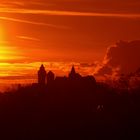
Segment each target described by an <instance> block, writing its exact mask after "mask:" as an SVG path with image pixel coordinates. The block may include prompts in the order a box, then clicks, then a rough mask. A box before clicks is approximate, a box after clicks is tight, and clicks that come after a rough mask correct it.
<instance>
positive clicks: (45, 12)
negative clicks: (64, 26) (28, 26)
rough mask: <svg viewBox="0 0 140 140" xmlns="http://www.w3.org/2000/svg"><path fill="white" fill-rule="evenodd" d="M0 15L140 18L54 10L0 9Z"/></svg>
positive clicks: (138, 15)
mask: <svg viewBox="0 0 140 140" xmlns="http://www.w3.org/2000/svg"><path fill="white" fill-rule="evenodd" d="M0 13H9V14H10V13H11V14H37V15H51V16H84V17H86V16H87V17H114V18H140V14H132V13H128V14H125V13H96V12H77V11H59V10H58V11H56V10H34V9H20V8H19V9H18V8H0Z"/></svg>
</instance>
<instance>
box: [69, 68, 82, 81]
mask: <svg viewBox="0 0 140 140" xmlns="http://www.w3.org/2000/svg"><path fill="white" fill-rule="evenodd" d="M80 78H81V75H80V74H79V73H76V71H75V68H74V66H72V69H71V71H70V73H69V79H70V80H77V79H80Z"/></svg>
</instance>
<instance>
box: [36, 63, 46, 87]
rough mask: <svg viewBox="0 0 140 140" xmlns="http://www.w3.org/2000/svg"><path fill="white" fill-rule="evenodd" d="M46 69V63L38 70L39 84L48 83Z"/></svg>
mask: <svg viewBox="0 0 140 140" xmlns="http://www.w3.org/2000/svg"><path fill="white" fill-rule="evenodd" d="M46 76H47V73H46V70H45V67H44V65H43V64H42V65H41V67H40V69H39V71H38V84H40V85H45V84H46Z"/></svg>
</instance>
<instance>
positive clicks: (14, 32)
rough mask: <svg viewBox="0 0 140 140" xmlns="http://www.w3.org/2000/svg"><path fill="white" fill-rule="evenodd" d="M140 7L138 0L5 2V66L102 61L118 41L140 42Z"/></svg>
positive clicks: (0, 5) (0, 24)
mask: <svg viewBox="0 0 140 140" xmlns="http://www.w3.org/2000/svg"><path fill="white" fill-rule="evenodd" d="M139 7H140V1H139V0H30V1H27V0H1V2H0V63H10V62H12V63H13V62H14V63H21V64H22V63H23V62H24V63H36V62H42V61H47V62H50V61H51V62H53V61H55V62H67V63H69V62H79V63H81V62H88V63H89V62H90V63H94V62H95V61H102V60H103V58H104V56H105V53H106V50H107V47H108V46H110V45H112V44H115V43H116V42H117V41H118V40H127V41H129V40H138V39H140V27H139V25H140V8H139ZM1 66H2V64H1Z"/></svg>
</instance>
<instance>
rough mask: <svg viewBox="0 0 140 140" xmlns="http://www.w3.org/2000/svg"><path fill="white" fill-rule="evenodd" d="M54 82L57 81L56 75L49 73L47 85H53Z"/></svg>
mask: <svg viewBox="0 0 140 140" xmlns="http://www.w3.org/2000/svg"><path fill="white" fill-rule="evenodd" d="M54 80H55V75H54V73H53V72H52V71H49V72H48V73H47V84H51V83H53V82H54Z"/></svg>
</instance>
